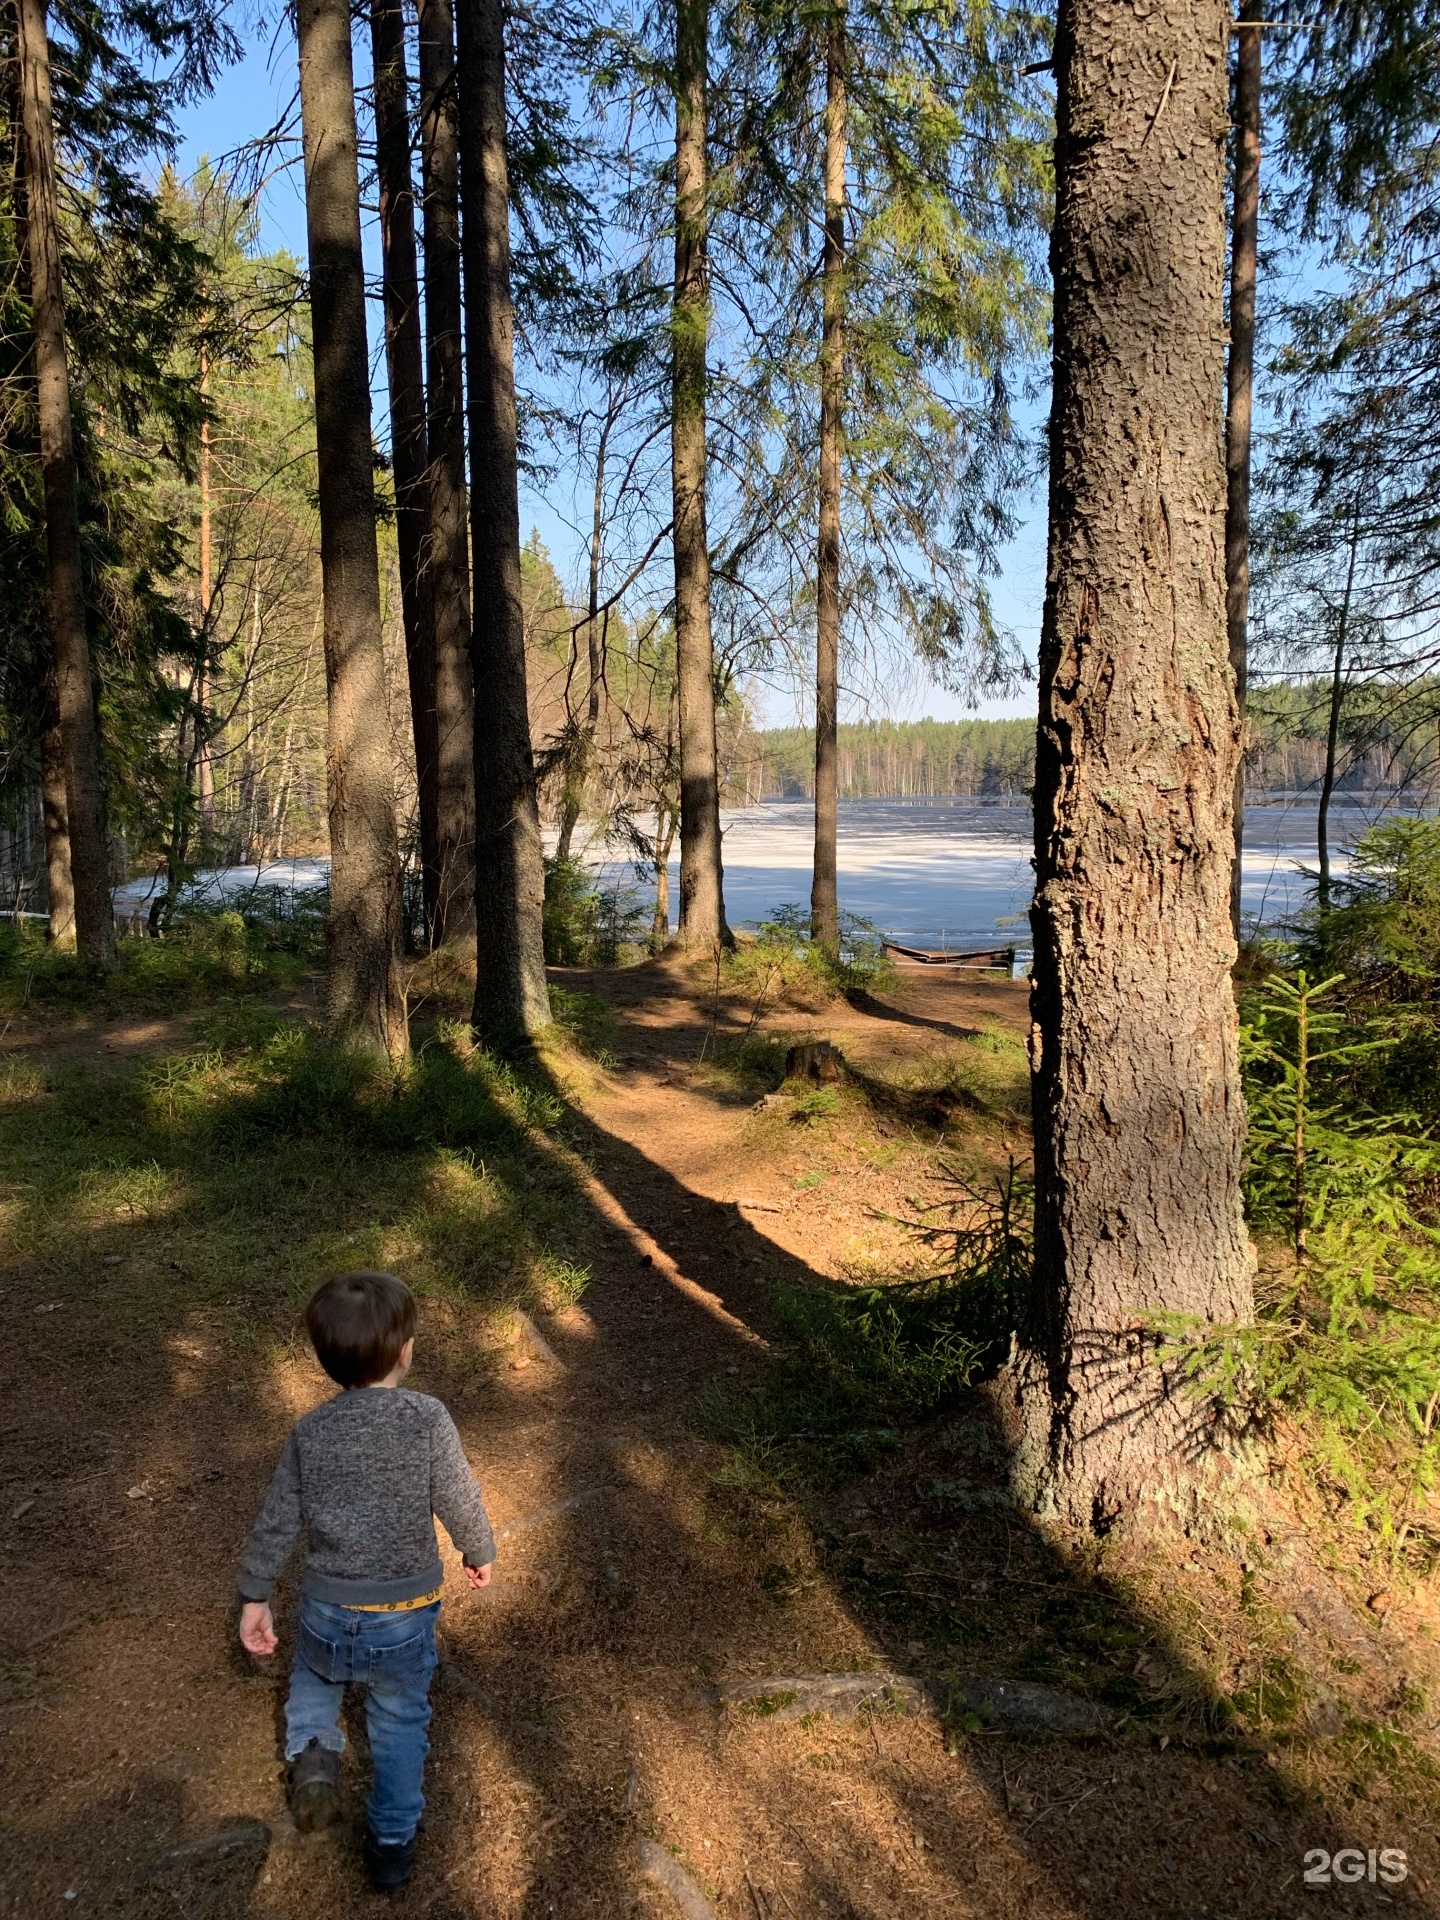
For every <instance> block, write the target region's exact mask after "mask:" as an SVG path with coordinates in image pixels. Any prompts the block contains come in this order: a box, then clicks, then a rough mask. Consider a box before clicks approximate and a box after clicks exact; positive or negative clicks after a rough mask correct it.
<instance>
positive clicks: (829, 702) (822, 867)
mask: <svg viewBox="0 0 1440 1920" xmlns="http://www.w3.org/2000/svg"><path fill="white" fill-rule="evenodd" d="M843 20H844V15H843V10H842V9H840V8H837V17H836V18H835V19H833V20H832V21H831V24H830V29H829V32H828V33H827V34H826V37H825V259H824V266H823V293H822V303H823V317H822V321H821V326H822V341H821V347H820V539H819V546H818V551H817V553H816V564H815V874H814V880H813V883H812V885H811V889H810V937H811V939H812V940H814V941H815V942H816V943H817V944H818V945H820V946H822V947H826V948H829V949H830V950H831V951H838V949H839V945H840V901H839V893H838V884H837V874H836V863H837V848H836V839H837V834H838V830H839V768H838V764H837V762H838V756H839V724H840V408H841V401H842V397H843V393H844V385H845V285H844V274H845V150H846V149H845V138H846V131H845V68H844V26H843Z"/></svg>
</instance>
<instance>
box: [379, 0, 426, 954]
mask: <svg viewBox="0 0 1440 1920" xmlns="http://www.w3.org/2000/svg"><path fill="white" fill-rule="evenodd" d="M370 50H371V58H372V61H373V64H374V68H375V163H376V174H377V177H378V180H379V187H380V261H381V280H382V285H383V288H384V295H385V371H386V374H387V376H388V378H389V385H390V458H391V463H392V468H393V471H394V475H395V543H396V546H397V548H398V550H399V560H400V615H401V620H402V623H403V625H404V628H405V667H406V674H407V677H408V679H409V683H410V725H411V732H412V734H413V736H414V740H415V792H416V798H417V801H418V804H419V813H420V869H421V886H422V890H423V896H424V901H425V932H426V937H427V939H428V940H429V941H430V943H431V944H432V945H433V944H434V941H435V925H436V916H437V913H438V908H439V898H440V849H439V804H438V795H437V792H436V775H437V760H438V750H437V742H436V736H437V724H436V717H435V608H434V601H433V598H432V593H431V573H430V566H429V560H430V556H429V551H428V548H429V544H430V479H429V473H428V471H427V461H426V449H425V375H424V369H423V367H422V364H421V345H420V283H419V279H418V276H417V271H416V263H415V186H414V180H413V177H412V174H411V170H410V107H409V97H408V96H409V80H408V76H407V74H406V71H405V16H404V14H403V12H402V11H401V8H400V0H371V6H370Z"/></svg>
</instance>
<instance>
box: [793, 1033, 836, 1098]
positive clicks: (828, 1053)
mask: <svg viewBox="0 0 1440 1920" xmlns="http://www.w3.org/2000/svg"><path fill="white" fill-rule="evenodd" d="M844 1074H845V1056H844V1054H843V1053H841V1051H840V1049H839V1048H838V1047H837V1046H835V1045H833V1044H832V1042H831V1041H829V1040H802V1041H801V1042H800V1044H799V1045H798V1046H795V1047H791V1049H790V1051H789V1052H788V1053H787V1054H786V1056H785V1078H786V1079H787V1080H813V1081H814V1082H815V1084H816V1086H817V1087H833V1086H834V1085H835V1083H836V1081H837V1080H840V1079H843V1077H844Z"/></svg>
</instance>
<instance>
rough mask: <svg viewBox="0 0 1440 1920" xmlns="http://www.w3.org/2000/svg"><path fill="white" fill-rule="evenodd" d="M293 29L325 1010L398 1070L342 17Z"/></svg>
mask: <svg viewBox="0 0 1440 1920" xmlns="http://www.w3.org/2000/svg"><path fill="white" fill-rule="evenodd" d="M298 25H299V36H300V107H301V116H302V122H303V128H304V141H305V220H306V228H307V231H308V234H309V243H310V311H311V318H312V323H313V330H314V338H315V440H316V450H317V454H318V464H319V479H320V488H319V492H320V570H321V577H322V581H323V586H324V603H325V608H324V613H325V625H324V633H325V682H326V695H327V707H328V717H329V753H328V757H327V760H326V788H327V797H328V801H329V813H330V912H329V917H328V919H327V922H326V942H327V946H328V949H329V961H330V988H329V998H330V1007H329V1011H330V1020H331V1024H332V1026H333V1027H334V1028H335V1030H336V1031H337V1032H340V1033H343V1034H347V1035H350V1036H353V1037H354V1038H355V1039H357V1040H358V1041H360V1042H361V1043H362V1044H367V1045H371V1046H374V1047H377V1048H380V1049H383V1050H384V1052H385V1053H386V1054H387V1055H388V1056H389V1058H390V1059H391V1060H393V1061H397V1062H398V1061H400V1060H403V1059H404V1058H405V1057H406V1055H407V1053H408V1051H409V1040H408V1036H407V1033H406V1023H405V988H404V982H403V977H402V973H401V966H400V911H401V907H400V855H399V848H398V846H397V843H396V834H395V792H394V785H393V778H392V770H391V764H390V741H389V727H388V724H387V718H386V707H385V657H384V650H383V646H382V640H381V629H380V568H379V561H378V556H377V553H376V546H375V481H374V452H373V447H372V444H371V438H370V356H369V352H368V349H367V346H366V338H365V273H364V265H363V262H362V259H361V253H360V181H359V172H358V166H357V155H356V141H355V91H354V80H353V72H352V65H351V52H350V13H349V8H348V7H347V6H345V5H344V4H343V0H299V8H298Z"/></svg>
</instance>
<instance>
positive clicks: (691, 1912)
mask: <svg viewBox="0 0 1440 1920" xmlns="http://www.w3.org/2000/svg"><path fill="white" fill-rule="evenodd" d="M635 1851H636V1853H637V1854H638V1855H639V1859H640V1872H641V1874H642V1875H643V1876H644V1878H645V1879H647V1880H653V1881H654V1882H655V1884H656V1886H657V1887H664V1889H665V1891H666V1892H667V1893H668V1894H669V1895H670V1898H671V1899H672V1900H673V1901H674V1902H675V1904H676V1906H677V1907H678V1908H679V1909H680V1911H681V1913H683V1914H684V1916H685V1920H717V1915H716V1912H715V1909H714V1908H713V1907H712V1906H711V1904H710V1902H709V1901H708V1900H707V1899H706V1898H705V1896H704V1894H703V1893H702V1892H701V1891H700V1889H699V1887H697V1886H696V1884H695V1882H694V1881H693V1880H692V1879H691V1878H690V1876H689V1874H688V1873H687V1872H686V1871H685V1869H684V1867H682V1866H681V1864H680V1862H679V1861H678V1860H677V1859H676V1858H675V1856H674V1854H673V1853H667V1852H666V1851H665V1849H664V1847H661V1846H657V1845H656V1843H655V1841H653V1840H639V1841H637V1842H636V1847H635Z"/></svg>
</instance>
